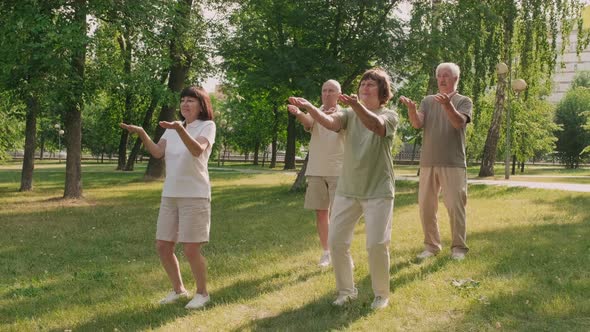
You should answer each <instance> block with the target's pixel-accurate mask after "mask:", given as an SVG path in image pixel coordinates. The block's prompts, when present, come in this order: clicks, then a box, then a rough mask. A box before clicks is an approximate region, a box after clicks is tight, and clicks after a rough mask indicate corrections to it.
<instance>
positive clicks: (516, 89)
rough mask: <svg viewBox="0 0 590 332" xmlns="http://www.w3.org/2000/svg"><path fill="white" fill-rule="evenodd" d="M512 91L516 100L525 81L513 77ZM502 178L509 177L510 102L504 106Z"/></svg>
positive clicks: (522, 89)
mask: <svg viewBox="0 0 590 332" xmlns="http://www.w3.org/2000/svg"><path fill="white" fill-rule="evenodd" d="M511 87H512V91H514V92H515V93H516V100H518V96H519V94H520V93H521V92H523V91H524V90H525V89H526V82H525V80H523V79H522V78H519V79H515V80H513V81H512V84H511ZM504 179H506V180H508V179H510V103H508V104H507V106H506V159H505V160H504Z"/></svg>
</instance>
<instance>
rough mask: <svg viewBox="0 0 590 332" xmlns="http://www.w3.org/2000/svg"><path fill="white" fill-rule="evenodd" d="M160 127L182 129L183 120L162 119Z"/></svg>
mask: <svg viewBox="0 0 590 332" xmlns="http://www.w3.org/2000/svg"><path fill="white" fill-rule="evenodd" d="M159 124H160V127H162V128H166V129H174V130H177V129H180V128H182V122H181V121H171V122H170V121H160V122H159Z"/></svg>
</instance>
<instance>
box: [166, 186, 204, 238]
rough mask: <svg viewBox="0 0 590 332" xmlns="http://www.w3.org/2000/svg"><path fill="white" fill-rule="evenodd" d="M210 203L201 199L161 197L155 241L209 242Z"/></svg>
mask: <svg viewBox="0 0 590 332" xmlns="http://www.w3.org/2000/svg"><path fill="white" fill-rule="evenodd" d="M210 226H211V202H210V201H209V199H208V198H201V197H162V201H161V203H160V213H159V214H158V227H157V230H156V239H157V240H162V241H169V242H181V243H201V242H209V228H210Z"/></svg>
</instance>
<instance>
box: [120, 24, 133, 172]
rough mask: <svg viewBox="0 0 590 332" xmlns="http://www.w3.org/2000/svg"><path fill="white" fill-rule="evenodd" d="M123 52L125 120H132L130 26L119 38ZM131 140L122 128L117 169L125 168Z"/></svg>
mask: <svg viewBox="0 0 590 332" xmlns="http://www.w3.org/2000/svg"><path fill="white" fill-rule="evenodd" d="M117 42H118V43H119V47H120V48H121V53H122V54H123V74H124V75H125V83H126V84H125V109H124V110H123V122H124V123H130V122H131V112H132V111H133V110H132V108H133V103H132V99H131V98H132V95H131V87H130V85H131V84H130V83H131V82H130V80H131V60H132V59H131V56H132V47H131V38H130V32H129V27H127V26H125V27H124V28H123V31H122V34H120V35H119V36H118V38H117ZM128 141H129V132H128V131H127V130H125V129H121V138H120V140H119V158H118V159H117V170H118V171H121V170H125V164H126V163H127V143H128Z"/></svg>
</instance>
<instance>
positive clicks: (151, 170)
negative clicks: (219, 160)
mask: <svg viewBox="0 0 590 332" xmlns="http://www.w3.org/2000/svg"><path fill="white" fill-rule="evenodd" d="M192 5H193V0H182V1H179V3H178V8H177V15H178V17H177V18H176V19H175V20H174V22H175V23H174V26H173V27H172V33H171V36H172V40H170V60H171V65H170V75H169V77H168V89H169V90H170V91H171V92H173V93H175V94H179V93H180V91H181V90H182V88H183V87H184V81H185V79H186V76H187V73H188V70H189V68H190V65H191V56H190V54H189V52H187V50H185V49H184V48H183V42H184V41H183V40H182V35H183V30H184V29H187V28H188V27H189V26H190V25H189V23H188V22H189V20H190V15H191V8H192ZM175 111H176V106H175V104H174V105H163V106H162V109H161V110H160V115H159V116H158V122H159V121H173V120H174V118H175V117H174V113H175ZM164 131H165V129H164V128H162V127H160V126H157V127H156V133H155V136H154V142H158V141H159V140H160V138H161V137H162V135H163V134H164ZM164 166H165V164H164V158H162V159H156V158H154V157H153V156H150V161H149V162H148V166H147V169H146V170H145V175H144V179H145V180H154V179H159V178H162V177H163V176H164V171H165V167H164Z"/></svg>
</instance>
